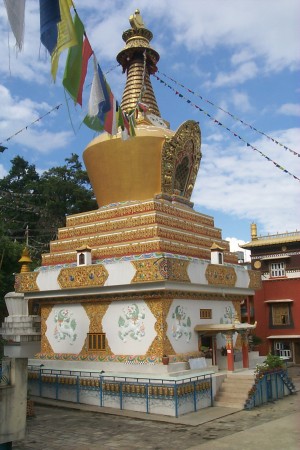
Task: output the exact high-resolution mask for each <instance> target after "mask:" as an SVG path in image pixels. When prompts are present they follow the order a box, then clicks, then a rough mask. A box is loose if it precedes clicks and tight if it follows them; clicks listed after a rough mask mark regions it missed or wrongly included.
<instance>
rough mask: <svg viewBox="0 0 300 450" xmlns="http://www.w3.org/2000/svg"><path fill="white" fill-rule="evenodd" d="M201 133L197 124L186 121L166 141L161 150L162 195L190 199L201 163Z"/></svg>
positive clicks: (192, 121)
mask: <svg viewBox="0 0 300 450" xmlns="http://www.w3.org/2000/svg"><path fill="white" fill-rule="evenodd" d="M200 147H201V132H200V127H199V124H198V122H195V121H194V120H188V121H186V122H184V123H183V124H182V125H181V126H180V127H179V128H178V130H177V131H176V133H175V135H174V136H173V137H172V138H169V139H166V141H165V144H164V146H163V149H162V166H161V188H162V193H166V194H170V195H173V194H175V195H179V196H181V197H184V198H186V199H187V200H189V199H190V198H191V195H192V192H193V189H194V185H195V182H196V178H197V173H198V170H199V167H200V161H201V157H202V154H201V151H200Z"/></svg>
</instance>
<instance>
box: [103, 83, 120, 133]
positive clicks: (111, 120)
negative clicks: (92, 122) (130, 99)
mask: <svg viewBox="0 0 300 450" xmlns="http://www.w3.org/2000/svg"><path fill="white" fill-rule="evenodd" d="M109 97H110V110H109V111H108V112H107V113H106V114H105V120H104V127H103V128H104V130H105V131H107V133H109V134H111V135H115V134H117V132H118V102H117V101H116V100H115V97H114V94H113V93H112V92H111V90H110V89H109Z"/></svg>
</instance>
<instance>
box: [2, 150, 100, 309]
mask: <svg viewBox="0 0 300 450" xmlns="http://www.w3.org/2000/svg"><path fill="white" fill-rule="evenodd" d="M65 162H66V163H65V164H64V165H63V166H58V167H53V168H51V169H49V170H47V171H46V172H44V173H43V174H42V175H39V173H38V172H37V170H36V168H35V166H34V164H29V163H28V162H27V161H26V160H25V159H24V158H22V157H21V156H16V157H15V158H13V159H12V160H11V164H12V165H11V169H10V171H9V173H8V174H7V175H6V176H5V177H3V178H2V179H1V180H0V262H1V270H0V308H2V310H3V309H4V295H5V294H6V293H7V292H10V291H13V290H14V275H13V273H14V272H19V270H20V266H19V264H18V260H19V259H20V256H21V253H22V249H23V248H24V246H25V244H26V237H27V232H28V248H29V253H30V256H31V259H32V260H33V264H32V269H33V268H34V267H36V266H38V265H39V264H40V257H41V254H42V253H46V252H48V251H49V244H50V241H51V240H54V239H55V238H56V234H57V229H58V228H59V227H62V226H64V225H65V220H66V216H67V215H69V214H75V213H80V212H84V211H89V210H93V209H96V208H97V203H96V201H95V199H94V195H93V192H92V189H91V186H90V184H89V180H88V176H87V173H86V171H85V170H84V169H83V167H82V164H81V162H80V161H79V157H78V155H76V154H73V153H72V154H71V157H70V158H66V159H65ZM27 227H28V229H27Z"/></svg>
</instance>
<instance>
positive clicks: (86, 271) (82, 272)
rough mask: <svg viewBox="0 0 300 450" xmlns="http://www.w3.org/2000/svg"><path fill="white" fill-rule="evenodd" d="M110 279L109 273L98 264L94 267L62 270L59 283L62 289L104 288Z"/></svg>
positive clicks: (58, 279)
mask: <svg viewBox="0 0 300 450" xmlns="http://www.w3.org/2000/svg"><path fill="white" fill-rule="evenodd" d="M107 278H108V272H107V270H106V269H105V267H104V266H102V265H100V264H97V265H92V266H80V267H68V268H65V269H61V271H60V273H59V275H58V278H57V281H58V284H59V285H60V287H61V288H62V289H67V288H68V289H69V288H79V287H89V286H103V285H104V283H105V281H106V280H107Z"/></svg>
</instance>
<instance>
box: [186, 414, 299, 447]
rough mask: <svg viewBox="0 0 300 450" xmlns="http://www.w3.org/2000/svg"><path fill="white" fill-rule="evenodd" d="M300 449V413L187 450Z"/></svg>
mask: <svg viewBox="0 0 300 450" xmlns="http://www.w3.org/2000/svg"><path fill="white" fill-rule="evenodd" d="M238 448H239V449H242V450H253V449H264V450H283V449H286V450H299V449H300V412H298V413H294V414H290V415H288V416H286V417H281V418H280V419H277V420H272V421H271V422H268V423H265V424H263V425H258V426H256V427H253V428H250V429H249V430H245V431H240V432H239V433H234V434H232V435H230V436H226V437H222V438H221V439H216V440H211V441H210V442H209V444H207V443H205V444H201V445H195V446H193V447H189V448H188V449H186V450H205V449H207V450H226V449H230V450H232V449H238Z"/></svg>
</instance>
